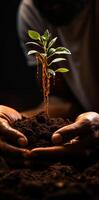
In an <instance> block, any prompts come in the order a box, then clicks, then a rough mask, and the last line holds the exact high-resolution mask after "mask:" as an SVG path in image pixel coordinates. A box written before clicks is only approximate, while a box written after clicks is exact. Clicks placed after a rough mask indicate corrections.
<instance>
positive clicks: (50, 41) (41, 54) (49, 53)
mask: <svg viewBox="0 0 99 200" xmlns="http://www.w3.org/2000/svg"><path fill="white" fill-rule="evenodd" d="M28 35H29V37H30V38H31V39H32V41H30V42H27V43H26V44H31V45H33V46H34V48H33V49H32V50H29V51H28V55H33V56H35V57H36V60H37V64H39V63H41V66H42V86H43V96H44V105H45V111H46V114H48V97H49V93H50V78H51V76H54V77H55V75H56V73H57V72H61V73H64V72H68V71H69V70H68V69H67V68H64V67H61V68H57V69H55V70H54V69H53V67H52V64H54V63H58V62H60V61H63V60H66V58H64V57H63V55H66V54H71V53H70V51H69V50H68V49H67V48H65V47H57V48H55V47H53V46H54V44H55V42H56V40H57V37H55V38H51V33H49V31H48V30H46V31H45V32H44V34H43V35H40V34H39V33H38V32H36V31H32V30H28ZM37 49H39V50H37ZM55 56H58V57H55Z"/></svg>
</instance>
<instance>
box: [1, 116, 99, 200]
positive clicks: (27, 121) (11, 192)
mask: <svg viewBox="0 0 99 200" xmlns="http://www.w3.org/2000/svg"><path fill="white" fill-rule="evenodd" d="M68 123H70V122H69V121H68V120H65V119H62V118H49V117H47V116H46V115H45V114H44V113H39V114H37V115H35V116H34V117H32V118H25V117H23V119H22V120H19V121H17V122H16V123H14V124H12V127H14V128H16V129H18V130H20V131H22V132H23V133H24V134H25V135H26V136H27V138H28V141H29V143H28V145H27V148H29V149H32V148H34V147H40V146H43V147H46V146H53V144H52V142H51V135H52V133H53V132H54V131H55V130H57V129H58V128H60V127H62V126H64V125H67V124H68ZM98 144H99V141H98V143H96V142H95V144H94V148H93V151H92V154H91V156H89V157H87V158H85V157H84V158H82V157H81V158H78V157H76V158H73V157H71V158H70V157H69V158H68V159H67V158H66V157H64V158H62V159H60V158H56V159H50V160H49V159H43V158H41V160H39V161H38V160H35V161H33V160H28V159H23V158H19V157H13V156H12V157H11V156H10V155H6V154H5V155H4V154H2V153H0V200H6V199H9V200H62V199H64V200H65V199H67V200H74V199H76V200H89V199H90V200H98V199H99V156H98V155H99V149H98V148H99V147H98V146H99V145H98Z"/></svg>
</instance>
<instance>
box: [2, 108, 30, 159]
mask: <svg viewBox="0 0 99 200" xmlns="http://www.w3.org/2000/svg"><path fill="white" fill-rule="evenodd" d="M21 119H22V116H21V114H20V113H18V112H17V111H16V110H14V109H13V108H9V107H7V106H2V105H1V106H0V151H1V152H4V153H5V154H9V153H10V154H15V155H21V156H22V155H24V154H28V150H26V149H23V148H18V147H16V146H15V145H14V146H13V145H12V144H13V143H14V144H19V145H20V146H22V147H23V146H25V145H26V144H27V142H28V141H27V138H26V136H25V135H24V134H22V133H21V132H20V131H18V130H16V129H14V128H12V127H11V124H12V123H14V122H15V121H17V120H21Z"/></svg>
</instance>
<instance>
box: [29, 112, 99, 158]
mask: <svg viewBox="0 0 99 200" xmlns="http://www.w3.org/2000/svg"><path fill="white" fill-rule="evenodd" d="M98 139H99V114H97V113H96V112H86V113H83V114H81V115H79V116H78V117H77V118H76V120H75V122H74V123H71V124H69V125H66V126H64V127H62V128H60V129H58V130H57V131H55V132H54V133H53V134H52V142H53V144H54V145H55V146H53V147H46V148H45V147H44V148H36V149H33V150H32V155H34V156H35V155H36V156H39V155H40V156H46V157H48V156H49V157H51V156H52V157H56V156H57V157H63V156H74V157H75V156H79V157H80V156H90V154H91V153H92V149H91V148H93V147H92V146H94V142H95V141H96V140H97V142H98Z"/></svg>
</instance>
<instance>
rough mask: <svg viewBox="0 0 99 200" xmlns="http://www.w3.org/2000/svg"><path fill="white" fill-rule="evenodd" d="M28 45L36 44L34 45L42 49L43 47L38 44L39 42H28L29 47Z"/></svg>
mask: <svg viewBox="0 0 99 200" xmlns="http://www.w3.org/2000/svg"><path fill="white" fill-rule="evenodd" d="M27 44H34V45H37V46H40V47H41V45H40V44H39V43H37V42H27V43H26V45H27Z"/></svg>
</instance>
